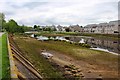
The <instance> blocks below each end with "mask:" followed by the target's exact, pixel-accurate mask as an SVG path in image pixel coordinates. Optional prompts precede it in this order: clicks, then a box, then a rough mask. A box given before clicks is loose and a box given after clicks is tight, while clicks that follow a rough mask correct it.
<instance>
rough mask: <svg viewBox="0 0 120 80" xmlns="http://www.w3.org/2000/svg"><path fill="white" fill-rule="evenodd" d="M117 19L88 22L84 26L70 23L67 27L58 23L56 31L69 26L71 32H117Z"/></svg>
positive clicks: (63, 29)
mask: <svg viewBox="0 0 120 80" xmlns="http://www.w3.org/2000/svg"><path fill="white" fill-rule="evenodd" d="M118 23H119V21H118V20H117V21H110V22H109V23H99V24H89V25H86V26H84V27H82V26H79V25H70V26H69V27H63V26H60V25H58V26H57V27H56V28H57V31H65V29H66V28H69V29H70V31H71V32H82V33H97V34H118V33H119V30H118V29H119V26H120V25H119V24H118Z"/></svg>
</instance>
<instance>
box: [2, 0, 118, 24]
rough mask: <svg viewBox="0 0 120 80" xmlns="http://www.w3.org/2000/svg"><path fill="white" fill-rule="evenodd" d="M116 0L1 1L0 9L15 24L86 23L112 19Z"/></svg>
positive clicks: (114, 14)
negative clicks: (15, 22)
mask: <svg viewBox="0 0 120 80" xmlns="http://www.w3.org/2000/svg"><path fill="white" fill-rule="evenodd" d="M117 8H118V0H74V1H73V0H66V1H65V0H44V1H43V0H41V1H37V0H36V1H35V0H34V1H33V0H24V1H20V0H16V1H15V0H11V1H8V0H4V1H1V2H0V9H2V10H1V11H2V12H3V13H5V15H6V20H9V19H15V20H16V21H17V22H18V23H19V24H25V25H30V26H33V25H34V24H39V25H52V24H55V25H58V24H61V25H72V24H79V25H87V24H89V23H100V22H108V21H111V20H116V19H117V18H118V9H117Z"/></svg>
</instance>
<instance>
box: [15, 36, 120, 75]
mask: <svg viewBox="0 0 120 80" xmlns="http://www.w3.org/2000/svg"><path fill="white" fill-rule="evenodd" d="M16 37H17V38H15V41H16V43H17V44H18V45H19V46H20V48H21V50H22V51H23V52H24V55H26V57H27V58H30V60H31V61H32V60H33V61H34V60H35V62H33V63H34V64H35V65H36V67H37V68H38V69H41V68H42V67H41V66H42V65H43V66H46V65H48V64H42V62H41V61H42V60H41V59H43V58H42V57H41V56H40V50H41V49H46V50H48V51H56V52H59V53H61V54H66V55H69V56H71V57H73V58H74V59H77V60H83V61H86V62H88V63H91V64H96V65H100V67H105V68H107V69H109V70H113V69H114V70H115V69H116V65H117V60H118V56H116V55H113V54H110V53H107V52H103V51H96V50H91V49H88V48H83V47H81V46H79V45H75V44H70V43H68V42H63V41H37V40H36V39H33V38H28V39H21V38H20V36H18V35H17V36H16ZM21 37H22V36H21ZM36 61H37V62H36ZM46 63H47V62H46ZM40 64H42V65H40ZM50 68H51V67H50ZM43 69H44V68H43ZM44 71H45V70H44ZM48 71H49V69H48ZM50 72H52V71H50ZM46 73H47V72H46Z"/></svg>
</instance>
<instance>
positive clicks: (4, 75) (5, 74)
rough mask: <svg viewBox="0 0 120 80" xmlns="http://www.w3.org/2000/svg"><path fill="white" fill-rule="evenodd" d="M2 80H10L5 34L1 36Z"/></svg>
mask: <svg viewBox="0 0 120 80" xmlns="http://www.w3.org/2000/svg"><path fill="white" fill-rule="evenodd" d="M2 78H3V79H5V78H7V79H10V66H9V57H8V48H7V34H3V35H2Z"/></svg>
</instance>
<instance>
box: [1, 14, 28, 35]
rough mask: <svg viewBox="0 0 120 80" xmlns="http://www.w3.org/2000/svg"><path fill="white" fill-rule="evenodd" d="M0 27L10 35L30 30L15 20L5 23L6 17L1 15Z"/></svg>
mask: <svg viewBox="0 0 120 80" xmlns="http://www.w3.org/2000/svg"><path fill="white" fill-rule="evenodd" d="M0 27H2V31H7V32H10V33H23V32H25V31H28V30H30V28H29V27H27V26H24V25H22V26H20V25H18V24H17V22H16V21H15V20H13V19H10V20H9V21H8V22H6V21H5V15H4V14H3V13H0Z"/></svg>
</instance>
